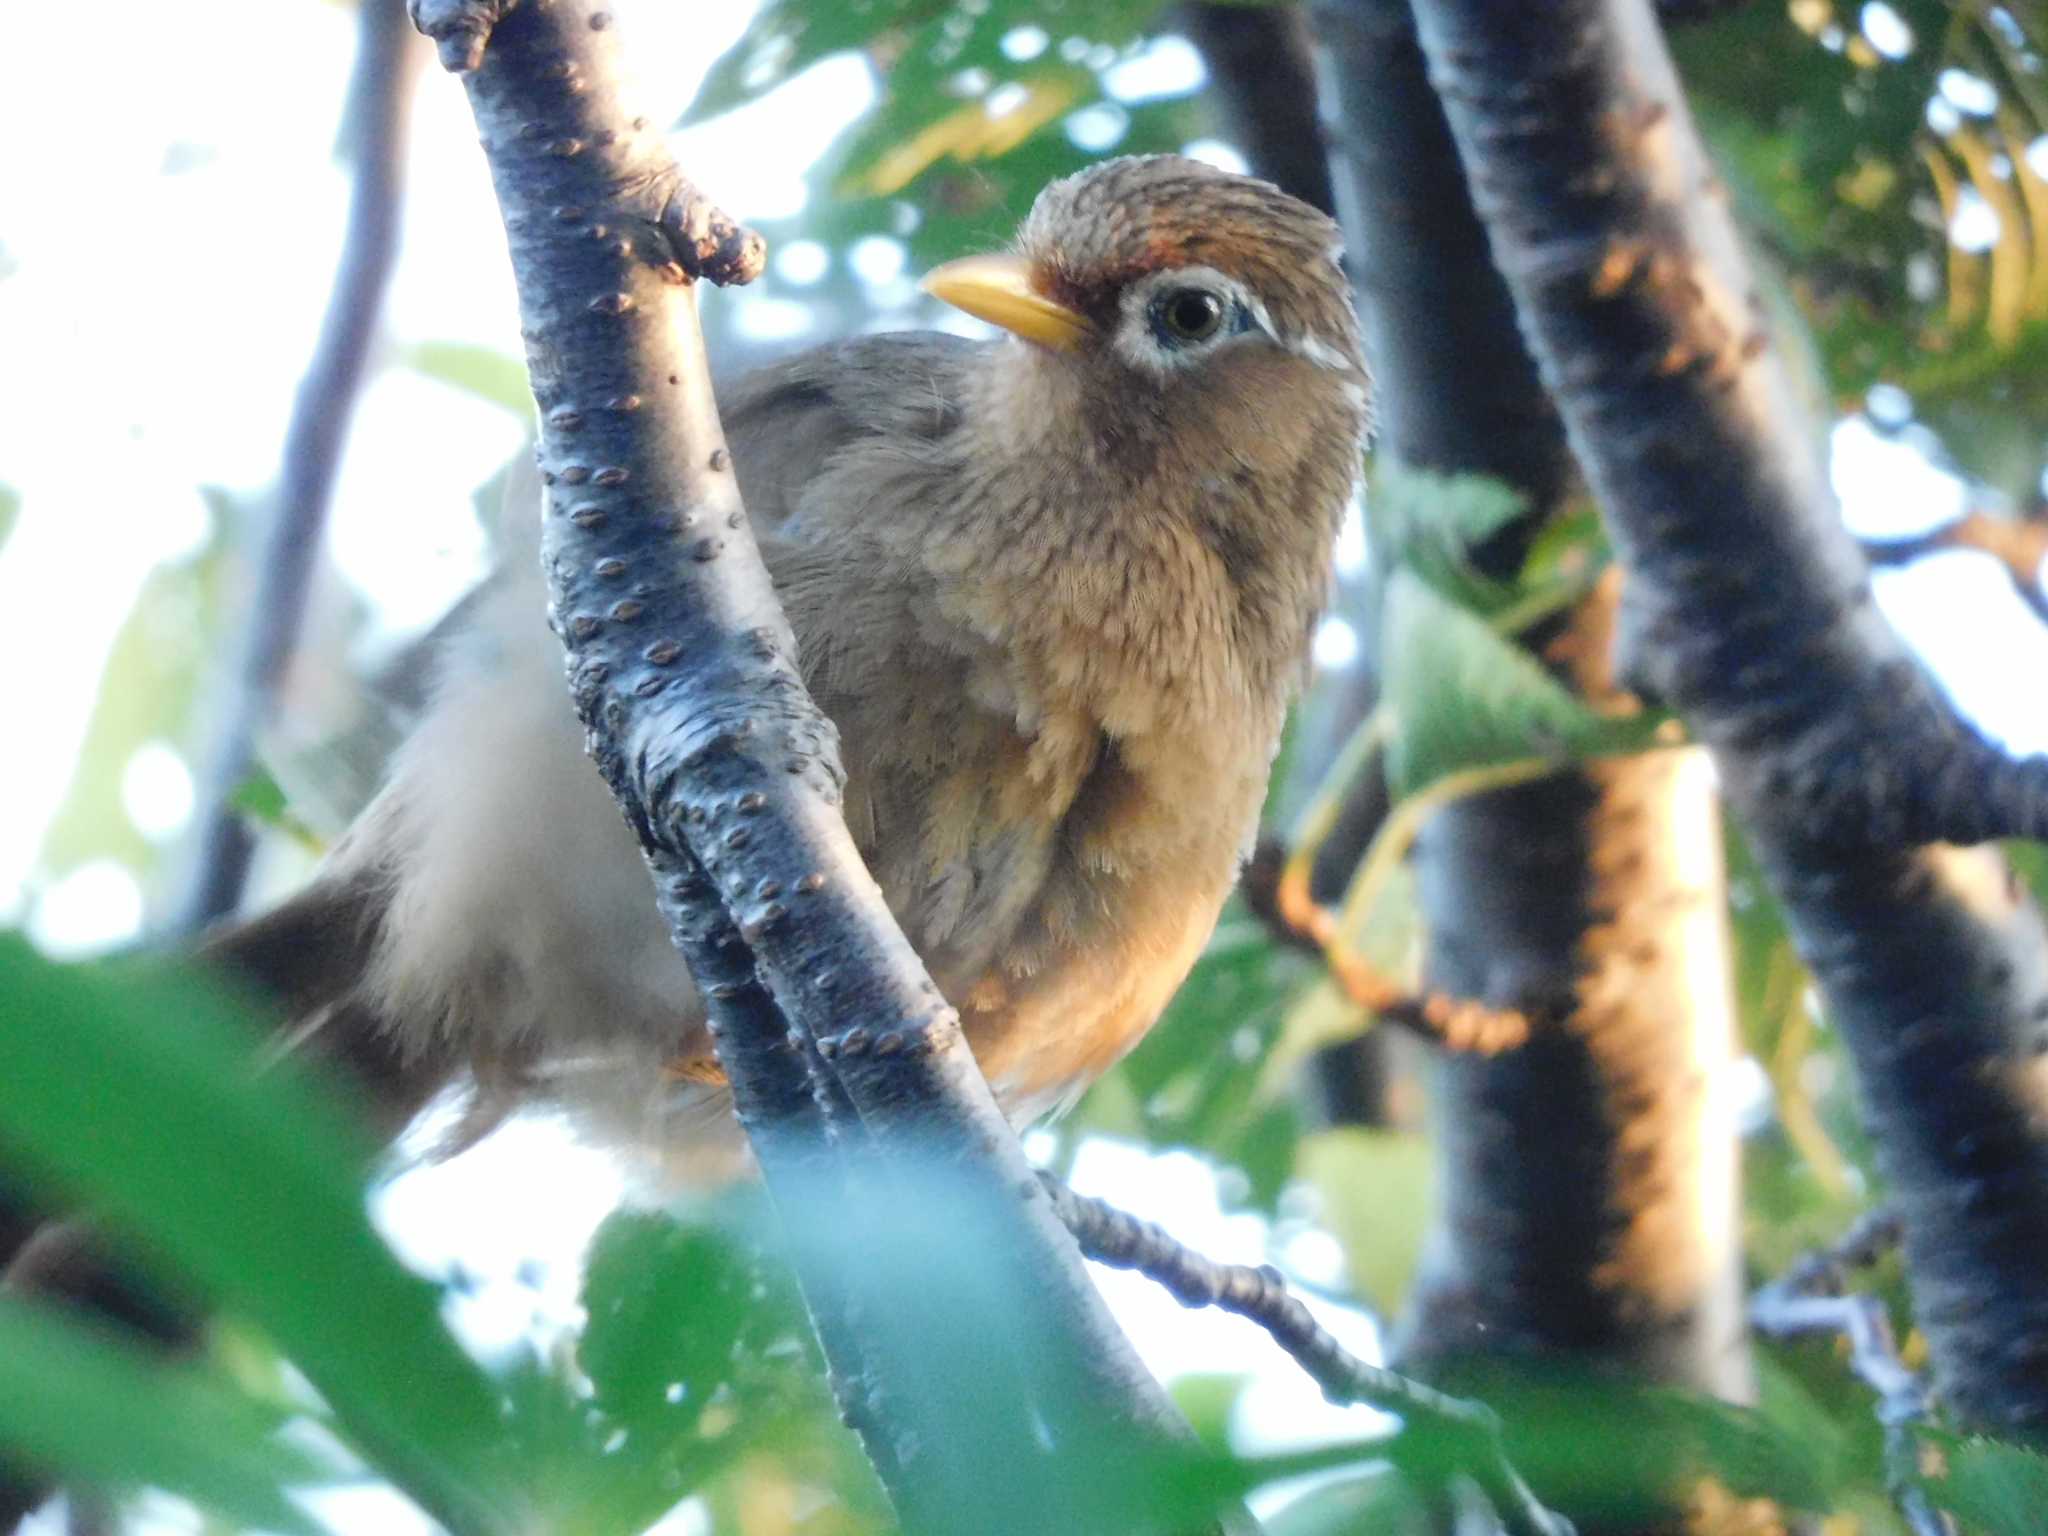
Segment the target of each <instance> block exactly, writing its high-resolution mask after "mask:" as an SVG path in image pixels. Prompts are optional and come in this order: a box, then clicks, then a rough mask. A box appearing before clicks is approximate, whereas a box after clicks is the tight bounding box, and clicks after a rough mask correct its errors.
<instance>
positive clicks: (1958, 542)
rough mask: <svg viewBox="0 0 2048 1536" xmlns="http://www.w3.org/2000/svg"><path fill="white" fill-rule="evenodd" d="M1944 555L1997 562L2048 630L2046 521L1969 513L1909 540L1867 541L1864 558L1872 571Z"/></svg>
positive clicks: (2022, 599) (2047, 531)
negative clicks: (1969, 553) (1952, 552)
mask: <svg viewBox="0 0 2048 1536" xmlns="http://www.w3.org/2000/svg"><path fill="white" fill-rule="evenodd" d="M1944 549H1968V550H1975V551H1976V552H1977V553H1978V554H1982V555H1989V556H1990V557H1991V558H1992V559H1994V560H1996V561H1997V562H1998V563H1999V564H2000V565H2002V566H2003V567H2005V573H2006V575H2007V576H2009V577H2011V578H2012V589H2013V591H2014V592H2016V593H2018V594H2019V598H2020V601H2021V602H2023V603H2025V604H2026V605H2027V606H2028V607H2029V608H2030V609H2032V610H2033V613H2034V617H2035V618H2037V619H2039V620H2040V621H2041V622H2042V623H2044V624H2048V520H2044V519H2041V518H2024V519H2023V518H2013V517H1998V516H1995V515H1994V514H1992V513H1989V512H1966V513H1964V514H1963V515H1962V516H1961V517H1958V518H1956V519H1954V520H1953V521H1951V522H1946V523H1943V524H1942V525H1941V526H1940V527H1939V528H1935V529H1932V530H1931V531H1929V532H1927V533H1920V534H1915V535H1913V536H1912V537H1911V538H1905V539H1865V540H1864V541H1863V554H1864V556H1865V558H1866V559H1868V560H1869V561H1870V563H1871V564H1872V565H1911V564H1912V563H1913V562H1914V561H1916V560H1924V559H1925V558H1926V557H1927V556H1929V555H1932V554H1937V553H1939V552H1940V551H1942V550H1944Z"/></svg>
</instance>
